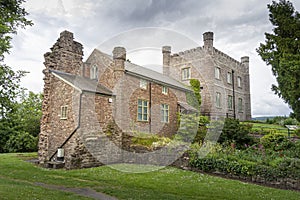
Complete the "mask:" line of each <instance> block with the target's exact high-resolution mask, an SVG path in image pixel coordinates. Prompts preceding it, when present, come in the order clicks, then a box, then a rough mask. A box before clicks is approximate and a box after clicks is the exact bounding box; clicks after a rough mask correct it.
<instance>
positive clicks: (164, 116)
mask: <svg viewBox="0 0 300 200" xmlns="http://www.w3.org/2000/svg"><path fill="white" fill-rule="evenodd" d="M161 122H164V123H168V122H169V105H168V104H161Z"/></svg>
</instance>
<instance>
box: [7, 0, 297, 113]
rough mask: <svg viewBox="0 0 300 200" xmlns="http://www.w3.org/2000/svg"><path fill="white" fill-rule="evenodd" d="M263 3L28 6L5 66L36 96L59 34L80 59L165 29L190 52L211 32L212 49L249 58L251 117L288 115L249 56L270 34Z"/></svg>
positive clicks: (79, 0) (71, 1)
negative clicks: (120, 40)
mask: <svg viewBox="0 0 300 200" xmlns="http://www.w3.org/2000/svg"><path fill="white" fill-rule="evenodd" d="M291 2H292V3H293V5H294V7H295V8H296V10H300V1H299V0H291ZM268 3H271V1H270V0H239V1H237V0H51V1H41V0H28V2H26V3H25V4H24V7H25V8H26V10H27V11H28V12H29V13H30V15H29V16H28V18H29V19H31V20H32V21H33V23H34V25H33V26H32V27H27V29H25V30H23V29H22V30H19V31H18V34H17V35H15V36H14V38H13V41H12V44H13V48H12V50H11V53H10V55H7V56H6V58H5V63H6V64H8V65H10V66H12V67H13V69H15V70H18V69H22V70H25V71H28V72H30V73H29V74H28V75H27V76H26V77H25V78H24V79H23V81H22V85H23V86H24V87H26V88H28V90H30V91H34V92H41V91H42V88H43V74H42V70H43V68H44V65H43V61H44V58H43V55H44V53H46V52H48V51H50V47H52V45H53V44H54V43H55V41H56V40H57V38H58V37H59V33H60V32H62V31H63V30H69V31H71V32H73V33H74V37H75V40H76V41H79V42H81V43H82V44H83V46H84V53H85V58H87V56H88V55H89V54H90V53H91V52H92V50H93V49H94V48H97V47H98V48H99V47H101V45H102V44H104V43H105V42H106V41H108V40H111V38H112V37H113V36H116V35H119V34H120V33H121V34H123V33H124V32H125V33H126V31H127V33H128V31H129V33H130V30H132V29H134V30H136V29H137V28H142V29H143V28H144V27H156V28H163V29H167V30H170V31H172V32H176V33H178V34H181V35H184V36H185V37H187V38H189V39H191V40H192V41H194V44H195V45H196V46H194V47H197V46H202V45H203V42H202V34H203V33H204V32H206V31H213V32H214V46H215V47H216V48H217V49H219V50H221V51H223V52H224V53H226V54H228V55H230V56H231V57H233V58H235V59H236V60H240V58H241V57H242V56H246V55H248V56H250V79H251V85H250V86H251V101H252V115H253V116H261V115H264V116H265V115H289V113H290V109H289V108H288V106H287V105H286V104H284V103H283V101H282V100H281V99H279V98H278V97H277V96H276V95H275V94H273V92H272V91H271V89H270V88H271V85H272V84H274V83H276V80H275V78H274V77H273V75H272V72H271V68H270V66H266V64H265V63H264V62H263V61H261V59H260V57H259V56H258V55H257V53H256V50H255V49H256V48H257V47H258V46H259V44H260V43H262V42H264V40H265V38H264V33H265V32H271V31H272V26H271V24H270V22H269V19H268V9H267V4H268ZM127 35H128V34H127ZM137 37H138V36H137ZM151 39H152V40H149V41H154V40H155V37H152V38H151ZM132 43H135V41H132ZM125 47H126V46H125ZM126 48H127V47H126ZM100 50H101V49H100ZM172 50H173V49H172ZM176 50H180V51H183V50H185V49H176ZM105 51H107V50H105ZM160 52H161V51H160ZM106 53H108V54H110V53H111V51H110V52H106ZM149 53H151V52H149ZM133 55H134V54H133ZM135 55H136V56H135V57H136V58H135V57H134V56H132V57H131V56H129V58H130V60H131V61H132V62H134V63H136V64H140V65H143V64H147V63H143V61H142V59H140V57H139V56H138V54H135Z"/></svg>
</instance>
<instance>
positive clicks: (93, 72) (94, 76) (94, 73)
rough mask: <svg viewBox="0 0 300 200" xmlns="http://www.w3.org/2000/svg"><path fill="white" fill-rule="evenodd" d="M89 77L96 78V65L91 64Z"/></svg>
mask: <svg viewBox="0 0 300 200" xmlns="http://www.w3.org/2000/svg"><path fill="white" fill-rule="evenodd" d="M90 77H91V79H96V80H98V67H97V66H96V65H93V66H92V68H91V74H90Z"/></svg>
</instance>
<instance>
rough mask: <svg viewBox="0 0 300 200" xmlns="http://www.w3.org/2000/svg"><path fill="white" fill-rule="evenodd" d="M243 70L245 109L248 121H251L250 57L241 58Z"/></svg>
mask: <svg viewBox="0 0 300 200" xmlns="http://www.w3.org/2000/svg"><path fill="white" fill-rule="evenodd" d="M241 63H242V67H243V70H244V72H245V76H244V83H245V107H246V120H251V98H250V74H249V57H248V56H244V57H242V58H241Z"/></svg>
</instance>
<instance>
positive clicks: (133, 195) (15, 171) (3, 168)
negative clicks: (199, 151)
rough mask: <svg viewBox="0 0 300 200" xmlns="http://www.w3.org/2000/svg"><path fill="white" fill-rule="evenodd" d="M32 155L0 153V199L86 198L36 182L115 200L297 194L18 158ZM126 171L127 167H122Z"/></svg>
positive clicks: (176, 172) (198, 177)
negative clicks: (47, 165) (86, 190)
mask: <svg viewBox="0 0 300 200" xmlns="http://www.w3.org/2000/svg"><path fill="white" fill-rule="evenodd" d="M35 155H36V153H35V154H33V153H31V154H0V197H1V199H24V200H26V199H88V198H84V197H80V196H78V195H75V194H73V193H70V192H62V191H58V190H54V189H45V188H43V187H41V186H38V185H36V183H37V182H39V183H44V184H51V185H56V186H65V187H71V188H92V189H94V190H96V191H98V192H103V193H106V194H109V195H111V196H114V197H117V198H118V199H230V200H234V199H241V198H242V199H251V200H255V199H289V200H292V199H299V195H300V193H299V192H295V191H287V190H280V189H273V188H268V187H263V186H258V185H253V184H248V183H243V182H240V181H235V180H227V179H222V178H218V177H213V176H209V175H205V174H200V173H195V172H191V171H184V170H180V169H176V168H173V167H166V168H163V169H161V170H159V171H153V172H149V173H139V174H133V173H125V172H120V171H117V170H114V169H112V168H110V167H108V166H102V167H97V168H89V169H79V170H70V171H66V170H49V169H43V168H39V167H37V166H34V165H33V164H31V163H28V162H25V161H24V159H27V158H31V157H33V156H35ZM126 167H130V165H127V166H126ZM133 167H135V166H133Z"/></svg>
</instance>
